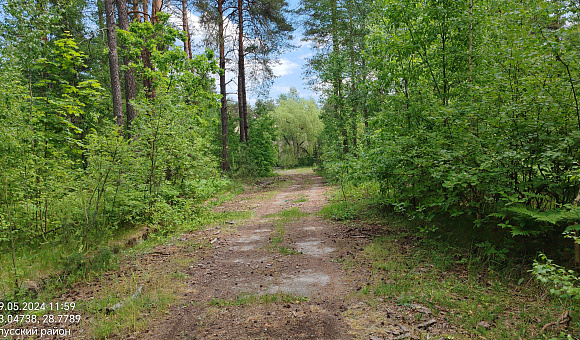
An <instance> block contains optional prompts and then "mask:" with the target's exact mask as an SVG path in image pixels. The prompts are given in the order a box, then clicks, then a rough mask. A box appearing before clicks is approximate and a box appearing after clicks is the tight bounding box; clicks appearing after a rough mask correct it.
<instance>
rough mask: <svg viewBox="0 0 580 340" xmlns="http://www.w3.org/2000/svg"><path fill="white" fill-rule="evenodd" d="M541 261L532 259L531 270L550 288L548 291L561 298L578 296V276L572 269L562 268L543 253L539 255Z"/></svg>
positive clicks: (579, 287)
mask: <svg viewBox="0 0 580 340" xmlns="http://www.w3.org/2000/svg"><path fill="white" fill-rule="evenodd" d="M539 257H540V260H541V261H537V260H536V261H534V268H533V270H532V271H531V272H532V273H533V274H534V276H535V277H536V279H538V280H539V281H540V282H543V283H546V284H548V285H549V286H551V287H552V288H550V293H552V294H554V295H556V296H559V297H562V298H567V297H570V298H574V299H578V298H580V277H578V275H577V274H576V273H575V272H574V271H573V270H569V269H566V268H563V267H561V266H559V265H557V264H555V263H553V261H552V260H550V259H548V257H547V256H546V255H544V254H540V255H539Z"/></svg>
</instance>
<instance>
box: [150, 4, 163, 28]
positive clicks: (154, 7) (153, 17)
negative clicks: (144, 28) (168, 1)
mask: <svg viewBox="0 0 580 340" xmlns="http://www.w3.org/2000/svg"><path fill="white" fill-rule="evenodd" d="M161 6H163V2H162V1H161V0H153V2H152V3H151V23H152V24H158V23H159V18H158V17H157V13H159V12H161Z"/></svg>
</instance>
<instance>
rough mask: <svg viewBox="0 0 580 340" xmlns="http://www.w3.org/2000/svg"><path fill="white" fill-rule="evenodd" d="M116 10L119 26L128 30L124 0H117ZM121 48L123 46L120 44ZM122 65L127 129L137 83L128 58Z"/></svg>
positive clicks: (135, 96)
mask: <svg viewBox="0 0 580 340" xmlns="http://www.w3.org/2000/svg"><path fill="white" fill-rule="evenodd" d="M117 10H118V12H119V28H120V29H122V30H124V31H128V30H129V13H128V10H127V2H126V0H117ZM121 48H122V49H123V48H124V46H121ZM123 65H125V67H126V68H127V69H126V71H125V107H126V109H125V112H126V116H127V131H129V129H130V128H131V122H132V121H133V119H134V118H135V108H133V105H131V100H133V99H135V98H137V85H136V84H135V72H134V70H133V69H132V68H129V67H128V66H129V59H127V58H123Z"/></svg>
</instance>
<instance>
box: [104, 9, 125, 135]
mask: <svg viewBox="0 0 580 340" xmlns="http://www.w3.org/2000/svg"><path fill="white" fill-rule="evenodd" d="M114 13H115V10H114V7H113V0H105V17H106V20H107V37H108V38H107V42H108V45H109V71H110V75H111V95H112V97H113V115H114V116H115V123H116V124H117V126H119V127H122V126H123V100H122V97H121V80H120V78H119V63H118V62H119V58H118V56H117V34H116V31H115V14H114Z"/></svg>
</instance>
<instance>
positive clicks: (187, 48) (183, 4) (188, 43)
mask: <svg viewBox="0 0 580 340" xmlns="http://www.w3.org/2000/svg"><path fill="white" fill-rule="evenodd" d="M181 10H182V12H183V32H185V41H184V42H183V50H184V51H185V53H186V54H187V56H188V58H189V59H192V58H193V55H192V53H191V38H190V36H189V22H188V19H187V0H181Z"/></svg>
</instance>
